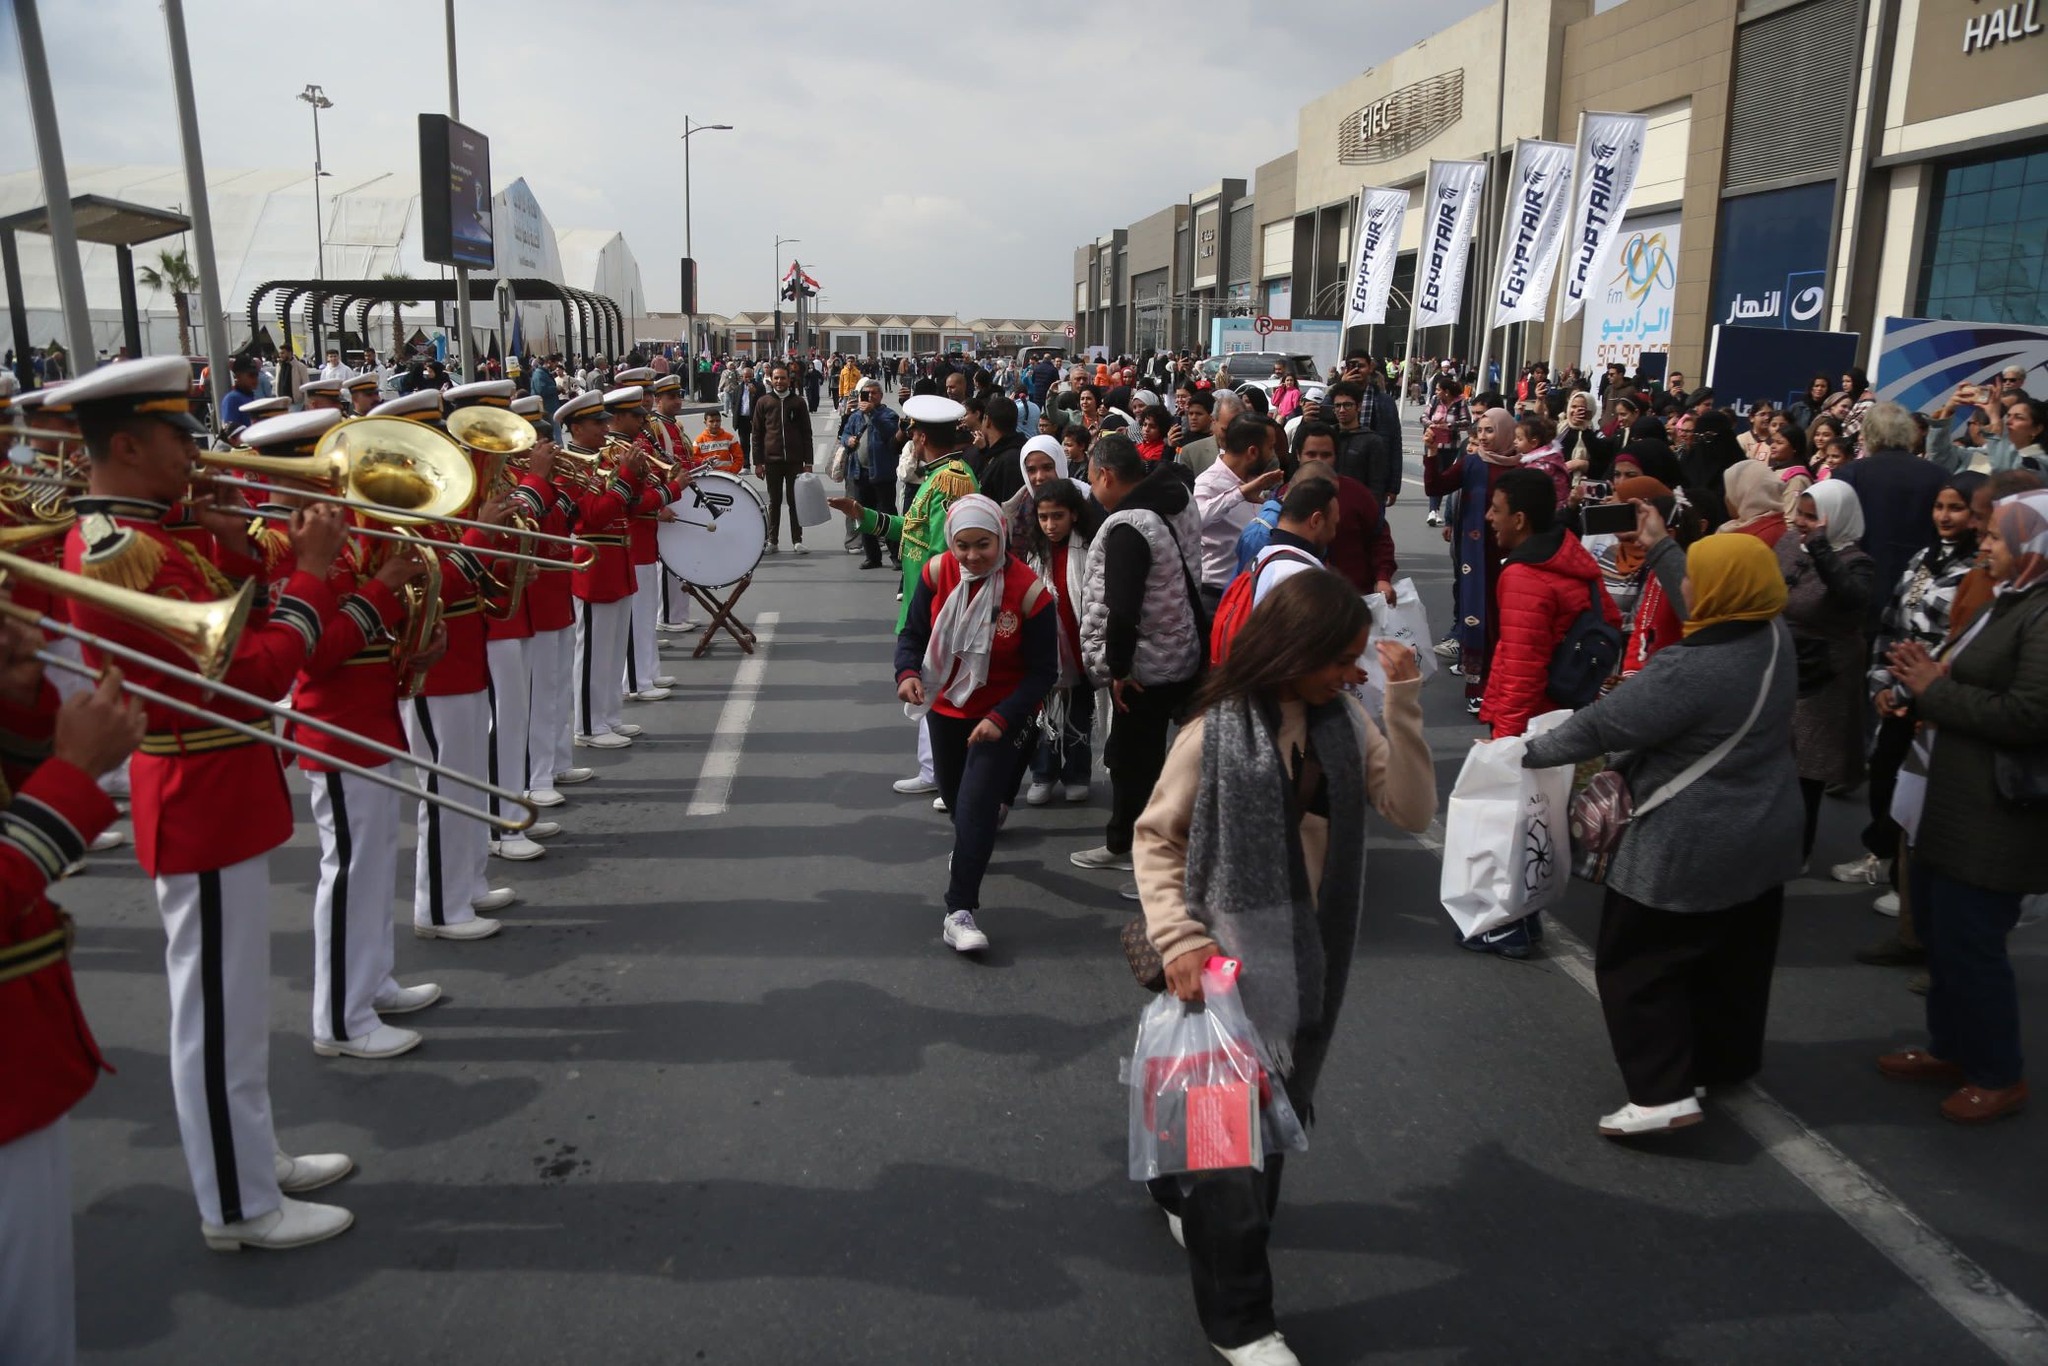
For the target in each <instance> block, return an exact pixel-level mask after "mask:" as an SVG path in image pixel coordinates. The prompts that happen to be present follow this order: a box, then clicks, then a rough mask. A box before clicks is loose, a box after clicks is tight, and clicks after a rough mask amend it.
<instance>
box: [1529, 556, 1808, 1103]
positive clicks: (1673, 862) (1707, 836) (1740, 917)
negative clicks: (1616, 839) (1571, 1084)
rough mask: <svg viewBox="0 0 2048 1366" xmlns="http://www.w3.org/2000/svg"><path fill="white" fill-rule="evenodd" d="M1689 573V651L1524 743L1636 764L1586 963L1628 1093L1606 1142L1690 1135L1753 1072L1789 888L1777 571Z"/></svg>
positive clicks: (1538, 758) (1745, 563) (1758, 561)
mask: <svg viewBox="0 0 2048 1366" xmlns="http://www.w3.org/2000/svg"><path fill="white" fill-rule="evenodd" d="M1685 565H1686V577H1685V582H1684V585H1683V588H1684V592H1685V600H1686V620H1685V639H1684V640H1683V641H1682V642H1680V643H1679V644H1677V645H1674V646H1672V647H1671V648H1670V649H1666V650H1660V651H1658V652H1657V653H1656V654H1655V655H1653V656H1651V658H1650V661H1649V663H1647V664H1646V665H1644V666H1643V671H1642V672H1641V673H1639V674H1636V675H1635V676H1634V677H1633V678H1630V679H1629V680H1628V681H1627V682H1625V683H1623V684H1622V685H1621V686H1620V687H1618V688H1616V689H1615V690H1614V691H1613V692H1610V693H1608V694H1607V695H1606V696H1605V697H1603V698H1601V699H1600V700H1599V701H1597V702H1595V703H1593V705H1592V706H1590V707H1587V708H1585V709H1584V710H1583V711H1581V712H1579V713H1578V714H1577V715H1575V716H1573V717H1572V719H1571V720H1569V721H1567V722H1565V723H1564V724H1563V725H1562V726H1559V727H1558V728H1557V729H1556V730H1553V731H1550V732H1548V733H1546V734H1543V735H1539V736H1535V737H1532V738H1531V739H1530V741H1529V746H1528V751H1527V753H1526V754H1525V755H1524V757H1523V759H1522V762H1523V764H1525V765H1526V766H1528V767H1530V768H1549V767H1552V766H1554V765H1558V764H1576V763H1579V762H1581V761H1583V760H1586V759H1592V758H1597V757H1600V756H1603V755H1615V754H1621V753H1624V752H1627V753H1630V754H1631V758H1630V760H1629V762H1628V764H1627V765H1626V768H1625V769H1624V776H1625V777H1626V779H1627V781H1628V785H1629V790H1630V792H1631V793H1632V794H1633V796H1634V800H1635V810H1636V815H1635V818H1634V819H1633V820H1632V821H1630V822H1629V825H1628V827H1627V829H1626V831H1625V832H1624V833H1623V835H1622V838H1621V844H1620V846H1619V847H1618V848H1617V849H1616V850H1615V853H1614V857H1613V859H1612V861H1611V862H1610V864H1609V866H1608V872H1607V900H1606V903H1605V905H1604V907H1603V908H1602V910H1601V915H1600V943H1599V948H1598V952H1597V954H1596V956H1595V960H1594V970H1595V973H1596V975H1597V976H1598V978H1599V983H1600V1008H1601V1011H1602V1013H1603V1014H1605V1015H1606V1017H1607V1036H1608V1040H1609V1042H1610V1043H1612V1045H1613V1047H1614V1058H1615V1061H1616V1062H1617V1063H1619V1064H1620V1065H1621V1075H1622V1080H1623V1081H1624V1082H1625V1083H1626V1085H1627V1088H1628V1103H1627V1104H1626V1105H1623V1106H1622V1107H1621V1108H1620V1109H1619V1110H1616V1111H1614V1112H1613V1113H1612V1114H1609V1115H1605V1116H1603V1117H1602V1118H1601V1120H1600V1132H1601V1133H1603V1134H1606V1135H1608V1136H1609V1137H1620V1136H1623V1135H1630V1134H1654V1133H1661V1132H1663V1131H1665V1130H1668V1129H1681V1128H1684V1127H1686V1126H1687V1125H1691V1124H1697V1123H1699V1122H1700V1121H1701V1119H1703V1118H1704V1117H1705V1116H1704V1115H1703V1113H1702V1112H1701V1109H1700V1103H1699V1099H1698V1096H1697V1094H1696V1093H1697V1092H1698V1090H1699V1088H1711V1087H1717V1086H1733V1085H1735V1084H1737V1083H1738V1082H1742V1081H1746V1080H1747V1079H1748V1078H1750V1077H1751V1076H1753V1075H1755V1073H1756V1071H1757V1068H1758V1067H1759V1066H1760V1065H1761V1063H1762V1059H1763V1041H1764V1017H1765V1015H1766V1013H1767V1011H1768V1009H1769V1006H1770V998H1771V969H1772V966H1773V964H1774V962H1775V960H1776V958H1777V952H1778V920H1779V916H1780V913H1781V911H1782V909H1783V906H1784V899H1785V884H1786V883H1787V882H1789V881H1791V880H1792V879H1793V878H1795V877H1797V876H1798V875H1799V862H1800V855H1799V842H1800V828H1801V819H1800V818H1801V814H1802V808H1801V805H1800V800H1799V775H1798V770H1797V769H1796V768H1795V767H1794V766H1793V762H1792V705H1793V701H1794V698H1795V696H1796V695H1797V692H1798V670H1797V668H1796V667H1795V666H1794V662H1793V658H1792V642H1791V639H1790V638H1789V636H1788V635H1787V633H1786V630H1785V627H1784V625H1783V624H1782V623H1781V622H1779V621H1778V619H1777V617H1778V613H1779V612H1781V611H1783V610H1784V606H1785V580H1784V576H1783V575H1782V574H1780V573H1779V571H1778V563H1777V559H1776V557H1775V556H1774V555H1772V553H1771V551H1770V549H1769V548H1768V547H1766V546H1765V545H1764V543H1763V542H1762V541H1760V540H1758V539H1757V538H1756V537H1754V536H1743V535H1720V536H1708V537H1706V538H1705V539H1704V540H1701V541H1699V542H1698V543H1696V544H1695V545H1694V546H1693V547H1692V548H1691V550H1689V551H1688V552H1687V553H1686V557H1685Z"/></svg>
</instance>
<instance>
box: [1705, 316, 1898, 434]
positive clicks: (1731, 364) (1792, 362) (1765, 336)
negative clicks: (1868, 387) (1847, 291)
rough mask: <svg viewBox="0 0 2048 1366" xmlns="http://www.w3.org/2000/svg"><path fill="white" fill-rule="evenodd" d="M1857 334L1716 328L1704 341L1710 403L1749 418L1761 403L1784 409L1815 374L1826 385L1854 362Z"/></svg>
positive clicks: (1801, 392)
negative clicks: (1710, 390) (1711, 394)
mask: <svg viewBox="0 0 2048 1366" xmlns="http://www.w3.org/2000/svg"><path fill="white" fill-rule="evenodd" d="M1861 340H1862V334H1861V333H1857V332H1807V331H1787V330H1786V329H1784V328H1782V327H1772V326H1770V325H1769V324H1768V323H1766V324H1764V325H1763V326H1761V327H1719V326H1717V327H1715V328H1714V330H1713V334H1712V336H1711V337H1710V338H1709V339H1708V342H1707V385H1708V387H1709V388H1711V389H1712V390H1713V391H1714V401H1715V402H1716V403H1719V404H1720V405H1721V406H1722V407H1724V408H1732V409H1734V410H1735V411H1736V412H1737V413H1740V414H1744V415H1747V414H1748V412H1749V410H1750V409H1751V408H1753V407H1755V406H1756V404H1757V403H1758V402H1759V401H1760V400H1769V401H1770V402H1771V403H1772V404H1773V405H1783V404H1785V403H1787V402H1789V401H1790V400H1792V399H1794V398H1798V397H1800V396H1801V395H1803V394H1804V393H1805V392H1806V386H1807V383H1808V382H1809V381H1810V380H1812V379H1813V377H1814V376H1815V375H1827V376H1828V377H1829V383H1830V384H1832V383H1833V382H1834V377H1835V376H1837V375H1840V374H1842V373H1843V372H1844V371H1846V370H1847V369H1848V368H1849V367H1850V366H1852V365H1854V364H1855V363H1856V344H1857V343H1858V342H1859V341H1861Z"/></svg>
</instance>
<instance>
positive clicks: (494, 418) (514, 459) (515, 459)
mask: <svg viewBox="0 0 2048 1366" xmlns="http://www.w3.org/2000/svg"><path fill="white" fill-rule="evenodd" d="M447 425H448V435H449V436H451V437H453V438H454V439H455V440H457V441H459V442H461V443H462V444H463V445H465V446H467V447H469V449H470V450H472V451H474V452H476V453H477V454H479V455H481V456H483V457H484V459H485V460H486V461H487V462H488V464H489V466H490V471H491V473H490V476H489V477H488V478H487V479H485V481H484V488H485V492H486V495H487V496H488V497H492V498H500V497H504V496H506V495H508V494H510V493H511V491H512V478H511V475H510V471H511V470H513V469H514V468H517V469H519V470H521V472H524V470H525V462H524V461H523V460H521V459H520V457H522V456H524V455H525V454H526V453H527V452H528V451H530V450H532V449H533V447H534V445H535V443H536V442H537V441H538V440H539V439H540V438H539V436H538V434H537V433H535V431H534V429H533V424H532V423H531V422H528V421H527V420H526V419H525V418H523V417H519V416H517V415H515V414H513V413H510V412H507V411H506V410H505V409H503V408H489V407H484V406H482V405H477V406H475V407H470V408H459V409H457V410H456V411H455V412H453V413H451V414H449V415H448V424H447ZM508 530H510V531H512V532H513V533H514V534H515V535H516V537H517V543H518V546H519V549H520V551H522V552H524V553H523V554H518V555H514V556H508V557H505V558H509V559H511V561H512V574H511V581H510V582H509V583H507V584H505V585H504V586H503V587H504V592H503V594H502V596H495V597H493V596H490V595H486V596H485V598H484V599H483V611H484V613H485V615H487V616H491V617H495V618H496V619H498V620H499V621H506V620H509V619H510V618H511V617H512V616H514V615H515V614H516V613H517V612H518V611H519V600H520V598H521V597H523V596H524V595H525V593H526V589H527V585H529V584H530V583H532V582H533V576H534V574H535V572H536V570H535V568H534V565H535V562H536V561H537V562H538V563H541V564H545V565H547V566H548V567H549V568H551V569H567V568H568V567H569V566H568V565H567V564H564V563H562V562H560V561H557V560H547V559H542V558H540V557H538V556H535V555H533V553H532V552H533V540H534V537H535V536H537V535H539V534H540V524H539V523H537V522H535V521H534V520H533V518H532V517H530V516H528V515H527V514H526V513H524V512H519V511H514V512H513V514H512V521H511V524H510V526H509V527H508Z"/></svg>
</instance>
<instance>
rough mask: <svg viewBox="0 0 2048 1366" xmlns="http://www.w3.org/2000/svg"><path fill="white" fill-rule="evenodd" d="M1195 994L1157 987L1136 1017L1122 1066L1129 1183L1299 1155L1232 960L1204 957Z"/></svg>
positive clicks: (1299, 1136)
mask: <svg viewBox="0 0 2048 1366" xmlns="http://www.w3.org/2000/svg"><path fill="white" fill-rule="evenodd" d="M1202 996H1203V999H1202V1000H1201V1001H1199V1002H1196V1003H1194V1004H1189V1003H1186V1002H1183V1001H1181V1000H1179V999H1177V998H1176V997H1174V996H1172V995H1170V994H1164V993H1162V994H1161V995H1160V996H1159V997H1158V998H1157V999H1156V1000H1154V1001H1153V1002H1152V1004H1151V1005H1149V1006H1147V1007H1146V1008H1145V1013H1144V1014H1143V1015H1142V1016H1140V1017H1139V1020H1138V1042H1137V1046H1136V1047H1135V1048H1134V1049H1133V1050H1132V1052H1131V1057H1130V1059H1129V1061H1128V1063H1127V1064H1126V1069H1125V1075H1124V1080H1125V1082H1126V1083H1127V1085H1128V1086H1129V1088H1130V1110H1131V1118H1130V1129H1131V1160H1130V1171H1131V1179H1132V1180H1133V1181H1149V1180H1151V1179H1152V1178H1153V1177H1155V1176H1171V1175H1174V1174H1176V1173H1179V1172H1199V1171H1220V1170H1225V1169H1228V1168H1231V1167H1252V1168H1255V1169H1263V1168H1264V1167H1265V1165H1266V1154H1267V1153H1271V1152H1282V1151H1293V1152H1305V1151H1306V1150H1307V1149H1308V1136H1307V1135H1306V1134H1305V1133H1304V1132H1303V1131H1302V1127H1301V1121H1300V1120H1299V1119H1298V1118H1297V1117H1296V1116H1295V1113H1294V1107H1293V1106H1291V1105H1289V1104H1288V1103H1287V1092H1286V1091H1285V1089H1283V1088H1282V1086H1281V1084H1280V1080H1279V1078H1277V1077H1275V1076H1273V1075H1272V1073H1271V1072H1270V1070H1269V1069H1268V1068H1267V1067H1266V1065H1265V1062H1264V1057H1265V1049H1264V1048H1263V1047H1261V1045H1260V1043H1259V1036H1258V1034H1257V1032H1256V1031H1255V1030H1253V1028H1252V1024H1251V1021H1250V1020H1249V1019H1247V1018H1246V1016H1245V1013H1244V1003H1243V1001H1242V1000H1240V999H1239V997H1238V994H1237V963H1236V961H1235V960H1234V959H1229V958H1211V959H1210V960H1209V961H1208V963H1207V964H1206V965H1205V966H1204V968H1203V970H1202Z"/></svg>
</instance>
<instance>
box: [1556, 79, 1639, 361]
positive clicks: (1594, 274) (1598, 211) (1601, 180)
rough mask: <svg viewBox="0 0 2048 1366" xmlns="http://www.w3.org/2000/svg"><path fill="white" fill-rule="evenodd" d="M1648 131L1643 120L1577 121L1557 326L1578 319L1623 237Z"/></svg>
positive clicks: (1597, 117)
mask: <svg viewBox="0 0 2048 1366" xmlns="http://www.w3.org/2000/svg"><path fill="white" fill-rule="evenodd" d="M1649 129H1650V116H1649V115H1647V114H1594V113H1587V114H1584V115H1582V116H1581V121H1580V124H1579V163H1578V175H1577V178H1576V179H1575V180H1574V182H1573V184H1574V186H1575V188H1576V193H1575V194H1574V195H1573V199H1574V200H1575V201H1576V202H1575V203H1574V205H1573V209H1572V232H1571V236H1570V237H1569V238H1567V239H1566V246H1565V252H1566V255H1565V272H1564V304H1563V306H1562V307H1560V308H1559V309H1558V314H1557V320H1558V321H1559V322H1570V321H1571V320H1572V319H1573V318H1575V317H1577V316H1578V313H1579V309H1580V308H1581V307H1582V306H1583V305H1584V304H1585V302H1586V296H1587V295H1588V294H1590V293H1592V291H1593V290H1594V289H1596V288H1597V287H1598V285H1599V282H1600V279H1601V272H1602V271H1603V270H1605V269H1606V268H1607V257H1608V254H1609V253H1611V252H1612V251H1613V250H1614V242H1615V239H1616V238H1618V237H1619V236H1621V220H1622V217H1623V215H1625V214H1626V213H1627V212H1628V198H1629V196H1630V195H1631V194H1634V193H1635V188H1636V174H1637V172H1639V171H1641V170H1642V168H1643V142H1644V140H1645V138H1647V137H1648V136H1649Z"/></svg>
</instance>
